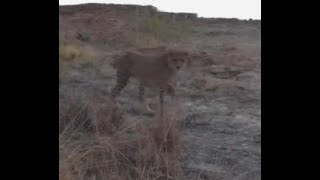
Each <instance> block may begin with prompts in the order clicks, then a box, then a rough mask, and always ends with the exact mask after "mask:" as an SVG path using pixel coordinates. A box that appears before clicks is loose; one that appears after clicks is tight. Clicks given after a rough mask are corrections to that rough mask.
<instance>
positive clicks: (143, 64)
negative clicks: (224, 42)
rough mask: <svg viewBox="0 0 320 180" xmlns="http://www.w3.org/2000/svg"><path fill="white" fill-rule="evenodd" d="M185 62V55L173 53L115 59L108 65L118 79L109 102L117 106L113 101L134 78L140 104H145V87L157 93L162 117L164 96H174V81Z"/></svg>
mask: <svg viewBox="0 0 320 180" xmlns="http://www.w3.org/2000/svg"><path fill="white" fill-rule="evenodd" d="M188 58H189V53H188V52H186V51H181V50H172V49H170V50H169V49H166V50H163V51H162V52H157V53H148V54H146V53H144V54H142V53H140V52H133V51H130V52H127V53H126V54H124V55H121V56H117V57H116V58H115V60H114V62H113V63H112V64H111V65H112V66H113V67H114V68H115V69H116V77H117V83H116V85H115V86H114V87H113V88H112V90H111V93H110V95H111V99H112V101H113V102H115V103H116V98H117V97H118V96H119V95H120V93H121V91H122V89H123V88H124V87H125V86H126V85H127V83H128V81H129V79H130V78H135V79H136V80H138V81H139V83H140V85H139V100H140V101H143V100H144V99H143V94H144V87H151V88H156V89H158V90H159V101H160V113H161V114H163V103H164V94H165V93H168V94H171V95H173V94H174V88H173V86H174V83H173V82H174V79H175V78H176V76H177V74H178V73H179V72H181V71H182V70H183V69H184V68H185V65H186V64H187V61H188V60H189V59H188ZM148 110H150V108H148Z"/></svg>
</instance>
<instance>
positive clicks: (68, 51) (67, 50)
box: [59, 43, 81, 60]
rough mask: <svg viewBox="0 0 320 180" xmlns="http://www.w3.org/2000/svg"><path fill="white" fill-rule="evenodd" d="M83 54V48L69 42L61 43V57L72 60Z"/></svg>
mask: <svg viewBox="0 0 320 180" xmlns="http://www.w3.org/2000/svg"><path fill="white" fill-rule="evenodd" d="M80 56H81V48H80V47H79V46H76V45H71V44H67V43H60V44H59V59H62V60H72V59H75V58H77V57H80Z"/></svg>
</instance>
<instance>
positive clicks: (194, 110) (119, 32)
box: [59, 4, 261, 180]
mask: <svg viewBox="0 0 320 180" xmlns="http://www.w3.org/2000/svg"><path fill="white" fill-rule="evenodd" d="M59 41H60V44H59V108H60V111H59V116H60V118H59V176H60V179H61V180H67V179H77V180H80V179H96V180H99V179H103V180H105V179H115V180H116V179H117V180H118V179H119V180H121V179H146V180H147V179H148V180H149V179H223V180H225V179H227V180H228V179H234V180H235V179H237V180H240V179H243V180H251V179H261V158H260V155H261V21H258V20H238V19H222V18H207V19H205V18H197V17H196V15H194V14H174V13H166V12H159V11H157V9H155V8H154V7H151V6H133V5H112V4H84V5H73V6H60V9H59ZM157 46H167V47H171V48H175V47H179V48H184V49H187V50H188V51H189V52H190V53H191V54H192V61H191V65H190V67H189V68H188V69H186V70H185V71H184V72H182V73H181V75H180V76H179V83H178V86H177V87H176V91H177V92H176V94H177V99H176V100H175V101H173V100H171V99H170V97H167V98H166V102H167V103H166V104H167V107H166V110H167V117H166V119H164V120H161V119H159V118H158V116H157V114H156V115H153V114H150V113H148V112H147V111H146V110H145V109H144V108H143V106H141V104H139V103H138V84H137V83H136V81H135V80H134V79H132V80H131V81H130V83H129V84H128V86H127V87H126V88H125V89H124V90H123V92H122V94H121V96H120V97H119V103H120V105H121V107H120V108H116V107H113V106H111V104H110V103H108V96H109V91H110V88H112V87H113V86H114V85H115V82H116V81H115V80H116V79H115V70H114V69H113V68H112V67H111V66H110V62H111V61H112V56H113V55H115V54H118V53H122V52H125V51H128V50H134V49H136V48H141V47H157ZM146 95H147V97H148V98H149V99H151V100H153V101H154V103H153V104H152V105H154V107H157V100H158V99H157V94H156V93H154V92H153V91H152V90H149V91H148V89H147V94H146Z"/></svg>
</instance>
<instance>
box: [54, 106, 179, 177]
mask: <svg viewBox="0 0 320 180" xmlns="http://www.w3.org/2000/svg"><path fill="white" fill-rule="evenodd" d="M98 104H99V103H93V105H94V107H95V108H97V109H96V111H93V110H92V107H91V105H88V106H87V105H83V103H82V105H81V103H72V104H70V106H71V107H69V110H66V111H61V112H60V113H65V115H60V126H61V127H60V140H59V164H60V166H59V168H60V169H59V170H60V171H59V177H60V178H61V179H119V180H120V179H121V180H122V179H146V180H148V179H181V175H182V171H181V167H180V161H179V158H180V154H181V142H180V141H181V140H180V136H181V134H180V131H179V128H178V124H177V121H176V118H174V117H168V118H166V119H156V120H155V122H153V123H152V124H153V125H152V126H149V125H148V124H147V121H150V120H143V119H140V120H130V119H125V118H123V116H122V115H121V113H120V111H119V110H118V109H117V108H109V109H106V107H107V105H108V103H107V104H105V105H103V104H100V108H98ZM109 106H110V105H109ZM84 107H88V108H84ZM66 109H67V108H66ZM84 109H87V110H84ZM100 109H101V110H100ZM70 112H74V113H70ZM81 112H82V115H80V114H81ZM102 112H104V113H102ZM79 113H80V114H79ZM72 114H73V115H72ZM84 114H86V115H84ZM75 116H78V117H75ZM64 118H69V120H66V119H64ZM84 120H85V121H89V122H90V123H89V124H90V127H91V131H83V130H81V129H83V128H79V123H80V122H79V121H84ZM80 124H81V123H80ZM82 124H83V123H82ZM77 127H78V128H77Z"/></svg>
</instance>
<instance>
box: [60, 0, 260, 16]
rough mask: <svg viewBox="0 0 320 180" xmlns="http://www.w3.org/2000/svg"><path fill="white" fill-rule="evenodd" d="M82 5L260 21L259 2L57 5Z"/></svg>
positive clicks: (123, 0)
mask: <svg viewBox="0 0 320 180" xmlns="http://www.w3.org/2000/svg"><path fill="white" fill-rule="evenodd" d="M84 3H106V4H109V3H112V4H139V5H152V6H155V7H156V8H157V9H158V10H160V11H166V12H189V13H197V14H198V17H215V18H219V17H223V18H238V19H249V18H252V19H260V20H261V0H59V5H71V4H84Z"/></svg>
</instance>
